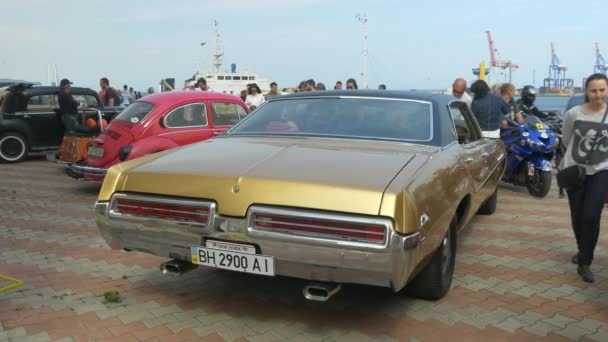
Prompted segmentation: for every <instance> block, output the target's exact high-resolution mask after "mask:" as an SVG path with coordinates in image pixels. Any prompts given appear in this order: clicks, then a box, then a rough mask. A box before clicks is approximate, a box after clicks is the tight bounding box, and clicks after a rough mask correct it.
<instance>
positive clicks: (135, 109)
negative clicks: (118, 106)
mask: <svg viewBox="0 0 608 342" xmlns="http://www.w3.org/2000/svg"><path fill="white" fill-rule="evenodd" d="M153 109H154V105H153V104H151V103H149V102H144V101H137V102H134V103H132V104H130V105H129V106H128V107H127V108H125V109H124V110H123V111H122V112H120V114H118V116H116V118H115V119H114V120H124V121H129V122H131V123H134V124H138V123H140V122H142V121H143V120H144V119H145V118H146V116H148V114H150V112H152V110H153Z"/></svg>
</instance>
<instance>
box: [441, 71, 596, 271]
mask: <svg viewBox="0 0 608 342" xmlns="http://www.w3.org/2000/svg"><path fill="white" fill-rule="evenodd" d="M470 91H471V93H472V94H473V96H472V97H471V96H470V95H469V94H468V93H467V83H466V81H465V80H463V79H461V78H459V79H457V80H456V81H454V83H453V84H452V95H453V96H454V97H456V98H458V99H461V100H462V101H463V102H466V103H467V104H468V105H469V106H470V108H471V111H472V112H473V114H474V116H475V118H476V119H477V122H478V123H479V126H480V128H481V129H482V133H483V135H484V136H485V137H489V138H500V132H501V128H507V127H509V126H510V125H517V124H519V123H523V122H524V120H525V117H526V116H528V115H534V116H536V117H538V118H540V119H541V120H547V119H548V115H547V113H544V112H542V111H541V110H539V109H538V108H537V107H536V106H535V105H534V101H535V99H536V89H535V88H534V87H533V86H530V85H528V86H524V87H523V88H522V89H521V92H520V99H519V100H517V101H514V98H513V97H514V96H515V94H516V87H515V85H513V84H511V83H503V84H499V85H497V87H496V88H495V90H494V91H492V90H491V89H490V87H489V86H488V84H487V83H486V82H485V81H482V80H477V81H475V82H474V83H473V84H471V87H470ZM607 101H608V77H606V75H604V74H593V75H591V76H589V77H588V78H587V79H586V81H585V102H584V104H582V105H580V106H575V107H573V108H571V109H570V110H569V111H567V112H566V113H565V115H564V117H563V120H564V122H563V127H561V131H562V141H563V144H564V146H565V148H566V151H565V153H564V157H563V159H562V160H561V162H560V163H559V165H558V177H557V178H558V184H559V183H560V179H564V180H563V181H562V184H559V187H560V189H561V188H562V187H563V188H565V190H566V192H567V195H568V203H569V206H570V216H571V222H572V229H573V231H574V236H575V240H576V245H577V250H578V252H577V253H576V255H574V256H572V259H571V261H572V263H573V264H576V265H577V272H578V274H579V275H580V277H581V278H582V279H583V281H585V282H589V283H591V282H594V279H595V278H594V275H593V272H592V271H591V268H590V266H591V263H592V261H593V255H594V251H595V247H596V245H597V241H598V237H599V231H600V222H601V214H602V210H603V209H604V207H605V203H606V197H607V196H606V195H607V193H608V133H606V132H608V124H607V123H606V117H607V115H608V105H607V103H606V102H607ZM573 169H575V170H580V171H578V172H574V171H573ZM573 173H577V176H576V179H574V181H571V180H568V179H572V176H569V175H572V174H573ZM566 181H568V182H566Z"/></svg>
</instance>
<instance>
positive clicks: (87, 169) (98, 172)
mask: <svg viewBox="0 0 608 342" xmlns="http://www.w3.org/2000/svg"><path fill="white" fill-rule="evenodd" d="M69 168H70V171H72V173H73V174H75V175H78V176H81V177H87V176H105V175H106V173H107V172H108V169H105V168H100V167H91V166H84V165H79V164H70V166H69Z"/></svg>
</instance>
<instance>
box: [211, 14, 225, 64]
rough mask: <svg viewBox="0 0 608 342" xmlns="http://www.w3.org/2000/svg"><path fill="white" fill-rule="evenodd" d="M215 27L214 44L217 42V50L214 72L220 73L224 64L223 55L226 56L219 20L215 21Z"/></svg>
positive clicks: (214, 55) (214, 59)
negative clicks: (222, 44) (221, 39)
mask: <svg viewBox="0 0 608 342" xmlns="http://www.w3.org/2000/svg"><path fill="white" fill-rule="evenodd" d="M213 27H214V35H215V37H214V39H215V41H214V44H215V49H214V50H215V51H214V52H213V72H214V73H215V74H218V73H219V72H220V67H221V66H222V56H224V51H222V46H221V41H220V32H219V29H218V22H217V20H214V21H213Z"/></svg>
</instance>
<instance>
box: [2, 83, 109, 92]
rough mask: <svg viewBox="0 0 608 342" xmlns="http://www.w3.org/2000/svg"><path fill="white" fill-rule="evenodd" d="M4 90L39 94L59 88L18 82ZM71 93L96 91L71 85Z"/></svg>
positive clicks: (56, 90) (57, 90)
mask: <svg viewBox="0 0 608 342" xmlns="http://www.w3.org/2000/svg"><path fill="white" fill-rule="evenodd" d="M6 90H8V91H10V92H16V93H23V94H25V95H40V94H54V93H58V92H59V90H60V88H59V87H58V86H39V85H34V84H32V83H18V84H14V85H12V86H10V87H8V88H7V89H6ZM72 93H76V94H91V95H97V92H95V91H94V90H93V89H91V88H82V87H72Z"/></svg>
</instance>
